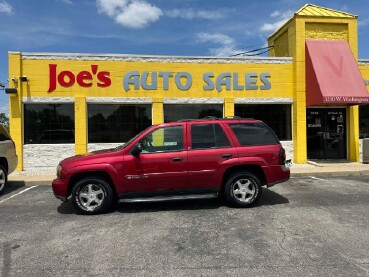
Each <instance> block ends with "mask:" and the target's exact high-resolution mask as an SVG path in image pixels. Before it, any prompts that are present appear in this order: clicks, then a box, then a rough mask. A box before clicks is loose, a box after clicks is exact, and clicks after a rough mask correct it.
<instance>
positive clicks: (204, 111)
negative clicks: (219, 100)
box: [164, 104, 223, 122]
mask: <svg viewBox="0 0 369 277" xmlns="http://www.w3.org/2000/svg"><path fill="white" fill-rule="evenodd" d="M206 116H214V117H219V118H221V117H223V105H221V104H180V105H178V104H165V105H164V122H173V121H178V120H180V119H199V118H204V117H206Z"/></svg>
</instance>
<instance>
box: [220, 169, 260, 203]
mask: <svg viewBox="0 0 369 277" xmlns="http://www.w3.org/2000/svg"><path fill="white" fill-rule="evenodd" d="M261 192H262V189H261V185H260V180H259V178H258V177H256V176H255V175H254V174H252V173H251V172H248V171H241V172H237V173H235V174H233V175H232V176H231V177H230V178H229V179H228V180H227V183H226V184H225V187H224V198H225V200H226V202H227V203H228V204H229V205H231V206H234V207H240V208H243V207H250V206H252V205H254V204H255V203H256V202H257V201H258V200H259V198H260V196H261Z"/></svg>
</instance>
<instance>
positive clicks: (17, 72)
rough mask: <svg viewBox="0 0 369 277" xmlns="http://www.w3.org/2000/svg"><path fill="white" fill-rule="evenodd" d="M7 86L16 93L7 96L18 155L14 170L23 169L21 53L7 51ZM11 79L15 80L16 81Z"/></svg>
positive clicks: (11, 131)
mask: <svg viewBox="0 0 369 277" xmlns="http://www.w3.org/2000/svg"><path fill="white" fill-rule="evenodd" d="M8 58H9V86H10V87H14V88H16V89H17V93H16V94H14V95H10V97H9V131H10V136H11V137H12V139H13V141H14V144H15V149H16V153H17V156H18V166H17V168H16V171H22V170H23V123H22V122H23V103H22V97H23V84H21V82H20V81H19V78H20V77H21V76H22V54H21V53H20V52H12V53H9V57H8ZM13 80H17V81H16V82H15V81H13Z"/></svg>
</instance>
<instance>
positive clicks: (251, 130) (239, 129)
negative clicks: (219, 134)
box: [229, 123, 279, 146]
mask: <svg viewBox="0 0 369 277" xmlns="http://www.w3.org/2000/svg"><path fill="white" fill-rule="evenodd" d="M229 126H230V127H231V129H232V130H233V132H234V133H235V135H236V137H237V139H238V141H239V142H240V144H241V145H242V146H255V145H268V144H278V143H279V141H278V139H277V137H276V135H275V134H274V133H273V131H272V130H271V129H270V128H269V127H268V126H266V125H265V124H263V123H243V124H239V123H237V124H229Z"/></svg>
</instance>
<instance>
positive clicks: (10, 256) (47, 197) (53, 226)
mask: <svg viewBox="0 0 369 277" xmlns="http://www.w3.org/2000/svg"><path fill="white" fill-rule="evenodd" d="M368 214H369V176H357V177H340V178H314V177H311V178H308V177H305V178H292V179H291V180H290V181H288V182H286V183H283V184H279V185H276V186H275V187H273V188H271V189H264V190H263V197H262V200H261V201H260V202H259V204H258V205H257V206H256V207H254V208H251V209H234V208H229V207H226V206H224V204H223V203H222V202H220V201H218V200H202V201H181V202H178V201H177V202H166V203H145V204H124V205H123V204H120V205H118V206H117V209H116V210H115V211H113V212H111V213H108V214H104V215H97V216H83V215H79V214H75V211H74V209H73V207H72V205H71V204H70V203H62V202H60V201H59V200H57V199H55V198H54V196H53V194H52V192H51V187H50V186H32V187H22V186H11V187H10V188H9V189H8V190H7V192H6V194H5V195H2V196H0V222H1V225H0V226H1V227H0V273H1V276H2V277H7V276H77V275H78V276H102V275H103V276H369V232H368V227H369V217H368Z"/></svg>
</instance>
